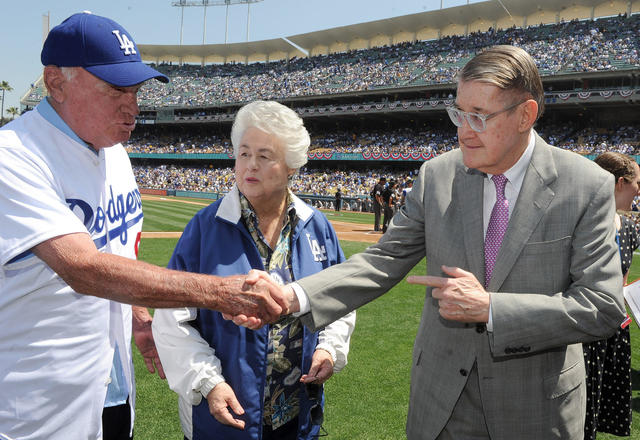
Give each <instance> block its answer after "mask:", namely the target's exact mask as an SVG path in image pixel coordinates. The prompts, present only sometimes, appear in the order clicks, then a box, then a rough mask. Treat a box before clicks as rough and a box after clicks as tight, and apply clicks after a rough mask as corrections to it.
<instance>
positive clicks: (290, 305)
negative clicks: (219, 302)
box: [222, 270, 300, 330]
mask: <svg viewBox="0 0 640 440" xmlns="http://www.w3.org/2000/svg"><path fill="white" fill-rule="evenodd" d="M245 283H247V284H251V285H255V286H259V285H264V284H267V285H268V286H269V292H270V293H271V294H272V295H273V299H274V300H275V301H276V302H277V303H278V305H279V306H280V307H281V309H282V313H281V314H282V315H289V314H291V313H295V312H298V311H300V304H299V302H298V297H297V295H296V293H295V292H294V290H293V288H292V287H291V285H290V284H287V285H286V286H280V285H278V284H277V283H276V282H275V281H274V280H273V279H272V278H271V276H270V275H269V274H268V273H267V272H263V271H259V270H252V271H250V272H249V275H247V278H246V279H245ZM222 316H223V317H224V318H225V319H227V320H232V321H233V322H234V323H235V324H236V325H240V326H243V327H247V328H249V329H252V330H256V329H258V328H260V327H262V326H263V325H265V324H267V323H269V322H275V321H277V320H278V319H279V318H280V316H278V317H277V318H276V319H275V320H267V321H264V320H261V319H259V318H258V317H256V316H249V315H247V314H246V313H240V314H230V313H224V312H223V313H222Z"/></svg>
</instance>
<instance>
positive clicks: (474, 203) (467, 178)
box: [454, 167, 484, 282]
mask: <svg viewBox="0 0 640 440" xmlns="http://www.w3.org/2000/svg"><path fill="white" fill-rule="evenodd" d="M483 185H484V174H483V173H481V172H480V171H478V170H474V169H468V168H465V167H459V168H458V171H457V176H456V180H455V185H454V188H455V189H454V191H455V193H454V200H461V201H462V203H461V205H460V207H459V215H460V216H461V218H462V229H463V231H462V235H463V237H464V249H465V250H466V258H467V262H468V264H469V268H468V270H469V271H470V272H472V273H473V274H475V275H476V277H478V280H479V281H481V282H484V252H474V250H475V249H484V238H483V237H484V233H483V226H482V194H483ZM480 277H482V280H480Z"/></svg>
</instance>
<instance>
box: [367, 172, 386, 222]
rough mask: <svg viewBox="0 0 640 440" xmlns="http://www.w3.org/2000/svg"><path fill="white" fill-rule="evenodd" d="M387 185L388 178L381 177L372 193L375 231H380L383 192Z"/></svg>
mask: <svg viewBox="0 0 640 440" xmlns="http://www.w3.org/2000/svg"><path fill="white" fill-rule="evenodd" d="M386 183H387V178H386V177H381V178H380V180H378V183H376V184H375V186H374V187H373V190H372V191H371V200H372V201H373V230H374V231H379V230H380V217H381V216H382V206H383V200H382V191H384V187H385V184H386Z"/></svg>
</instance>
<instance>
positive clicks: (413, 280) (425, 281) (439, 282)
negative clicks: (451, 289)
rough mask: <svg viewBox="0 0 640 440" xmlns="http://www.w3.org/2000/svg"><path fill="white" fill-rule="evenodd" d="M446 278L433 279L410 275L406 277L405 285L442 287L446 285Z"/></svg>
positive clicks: (429, 276) (427, 276) (431, 277)
mask: <svg viewBox="0 0 640 440" xmlns="http://www.w3.org/2000/svg"><path fill="white" fill-rule="evenodd" d="M447 280H448V278H443V277H434V276H431V275H411V276H410V277H407V283H409V284H422V285H423V286H430V287H444V286H445V285H446V284H447Z"/></svg>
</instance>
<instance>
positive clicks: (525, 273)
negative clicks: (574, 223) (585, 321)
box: [509, 236, 573, 292]
mask: <svg viewBox="0 0 640 440" xmlns="http://www.w3.org/2000/svg"><path fill="white" fill-rule="evenodd" d="M572 242H573V239H572V237H571V236H567V237H562V238H559V239H556V240H550V241H538V242H529V243H527V244H525V245H524V247H523V249H522V252H521V253H520V255H519V256H518V259H517V262H516V264H515V265H514V266H513V269H512V271H511V273H510V274H509V277H510V278H511V279H513V280H526V291H527V292H560V291H562V290H564V289H565V288H566V287H567V285H568V283H569V282H570V279H569V276H568V274H569V266H570V264H571V263H570V260H571V258H570V256H571V244H572ZM532 274H534V275H532ZM519 284H522V282H521V281H520V283H519Z"/></svg>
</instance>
